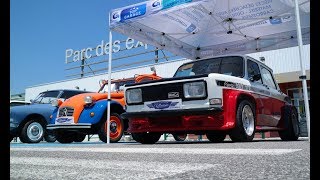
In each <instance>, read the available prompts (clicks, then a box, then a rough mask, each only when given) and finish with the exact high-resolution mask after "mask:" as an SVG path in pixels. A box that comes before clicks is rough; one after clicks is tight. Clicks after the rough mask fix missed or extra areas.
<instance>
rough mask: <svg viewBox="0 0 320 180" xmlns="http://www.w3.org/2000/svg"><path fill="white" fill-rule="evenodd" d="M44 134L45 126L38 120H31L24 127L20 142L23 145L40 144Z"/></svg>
mask: <svg viewBox="0 0 320 180" xmlns="http://www.w3.org/2000/svg"><path fill="white" fill-rule="evenodd" d="M44 134H45V133H44V128H43V125H42V124H41V123H39V122H38V121H36V120H31V121H29V122H27V123H26V124H25V125H24V126H23V128H22V130H21V134H20V140H21V142H23V143H38V142H40V141H41V140H42V139H43V136H44Z"/></svg>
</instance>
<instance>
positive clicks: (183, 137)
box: [172, 134, 187, 141]
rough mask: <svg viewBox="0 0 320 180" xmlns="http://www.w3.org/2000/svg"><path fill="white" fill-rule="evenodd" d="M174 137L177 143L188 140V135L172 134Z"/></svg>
mask: <svg viewBox="0 0 320 180" xmlns="http://www.w3.org/2000/svg"><path fill="white" fill-rule="evenodd" d="M172 135H173V138H174V139H175V140H176V141H184V140H186V138H187V134H172Z"/></svg>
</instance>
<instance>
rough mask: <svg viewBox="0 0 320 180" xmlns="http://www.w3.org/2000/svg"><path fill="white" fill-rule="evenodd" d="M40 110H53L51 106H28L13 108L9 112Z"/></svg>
mask: <svg viewBox="0 0 320 180" xmlns="http://www.w3.org/2000/svg"><path fill="white" fill-rule="evenodd" d="M40 109H41V110H42V109H50V110H53V109H54V107H53V106H52V105H51V104H30V105H27V106H14V107H11V108H10V111H30V110H40Z"/></svg>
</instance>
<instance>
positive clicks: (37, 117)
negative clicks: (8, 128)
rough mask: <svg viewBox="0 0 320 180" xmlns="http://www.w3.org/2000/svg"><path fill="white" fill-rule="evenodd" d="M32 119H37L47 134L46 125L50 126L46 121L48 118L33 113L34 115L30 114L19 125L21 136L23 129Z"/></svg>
mask: <svg viewBox="0 0 320 180" xmlns="http://www.w3.org/2000/svg"><path fill="white" fill-rule="evenodd" d="M31 119H36V120H37V121H38V122H39V123H41V124H42V125H43V128H44V130H45V132H46V125H47V124H48V123H47V121H46V118H45V117H44V116H43V115H41V114H37V113H33V114H29V115H27V116H26V117H25V118H24V119H23V120H22V121H21V123H20V124H19V134H20V133H21V129H22V128H23V126H24V125H25V124H26V123H27V122H29V121H30V120H31Z"/></svg>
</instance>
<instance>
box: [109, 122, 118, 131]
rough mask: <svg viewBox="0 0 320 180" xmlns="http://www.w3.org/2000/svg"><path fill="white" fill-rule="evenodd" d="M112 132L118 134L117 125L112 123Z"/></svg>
mask: <svg viewBox="0 0 320 180" xmlns="http://www.w3.org/2000/svg"><path fill="white" fill-rule="evenodd" d="M110 131H111V132H112V133H115V132H117V123H116V122H111V123H110Z"/></svg>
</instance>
